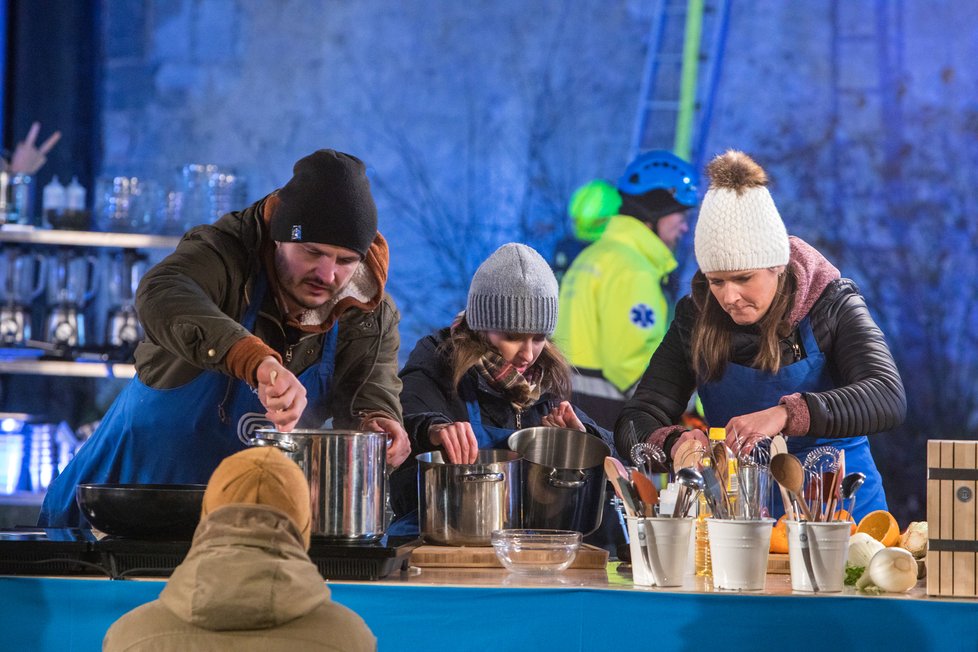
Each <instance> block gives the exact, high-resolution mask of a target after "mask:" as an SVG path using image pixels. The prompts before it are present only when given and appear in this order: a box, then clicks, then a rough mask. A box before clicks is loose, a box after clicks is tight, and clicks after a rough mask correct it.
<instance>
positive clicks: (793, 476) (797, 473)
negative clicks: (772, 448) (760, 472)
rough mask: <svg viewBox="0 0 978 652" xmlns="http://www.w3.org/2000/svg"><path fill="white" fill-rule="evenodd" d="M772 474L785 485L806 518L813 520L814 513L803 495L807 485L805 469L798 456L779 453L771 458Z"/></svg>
mask: <svg viewBox="0 0 978 652" xmlns="http://www.w3.org/2000/svg"><path fill="white" fill-rule="evenodd" d="M771 475H772V476H774V479H775V480H777V481H778V484H779V485H781V486H782V487H784V489H785V490H786V491H787V492H788V496H789V497H790V498H791V501H792V502H793V503H797V504H798V506H799V507H800V508H801V511H802V513H803V514H804V515H805V520H808V521H810V520H812V513H811V511H810V510H809V509H808V504H807V503H806V502H805V499H804V497H803V495H802V494H803V490H804V485H805V469H804V468H803V467H802V465H801V462H799V461H798V458H797V457H795V456H794V455H792V454H790V453H778V454H777V455H775V456H774V457H772V458H771Z"/></svg>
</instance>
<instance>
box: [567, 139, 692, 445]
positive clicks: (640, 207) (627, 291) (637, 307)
mask: <svg viewBox="0 0 978 652" xmlns="http://www.w3.org/2000/svg"><path fill="white" fill-rule="evenodd" d="M698 178H699V177H698V174H697V173H696V170H695V169H694V168H693V167H692V165H690V164H689V163H687V162H686V161H684V160H682V159H681V158H679V157H678V156H675V155H674V154H672V153H671V152H667V151H663V150H653V151H650V152H646V153H644V154H641V155H640V156H638V157H637V158H636V159H635V160H634V161H633V162H632V163H631V164H630V165H629V166H628V168H627V169H626V170H625V174H624V175H622V178H621V179H620V180H619V181H618V190H619V192H620V193H621V197H622V206H621V209H620V211H619V213H620V214H618V215H615V216H613V217H612V218H611V219H610V220H609V222H608V225H607V227H606V228H605V231H604V233H602V235H601V237H600V238H599V239H598V240H597V242H595V243H594V244H592V245H590V246H589V247H587V248H585V249H584V251H582V252H581V254H580V255H578V257H577V258H576V259H575V260H574V262H573V264H572V265H571V267H570V269H568V270H567V273H566V275H565V276H564V278H563V282H562V283H561V288H560V318H559V320H558V322H557V330H556V332H555V333H554V341H555V342H556V343H557V344H558V346H559V347H560V349H561V351H563V353H564V355H565V356H566V357H567V359H568V361H569V362H570V363H571V365H573V366H574V367H575V368H576V370H577V371H578V373H577V374H575V376H574V378H573V384H574V392H573V401H574V404H575V405H580V406H581V408H582V409H583V410H584V411H585V412H587V413H588V415H590V416H591V417H592V418H593V419H594V420H595V421H596V422H597V423H598V424H600V425H602V426H604V427H613V426H614V423H615V418H616V417H617V416H618V412H619V411H620V410H621V408H622V406H623V405H624V402H625V400H626V399H627V398H628V397H629V396H630V395H631V392H632V390H633V388H634V386H635V384H636V383H637V382H638V381H639V379H640V378H641V377H642V373H643V372H644V371H645V368H646V367H647V366H648V364H649V358H651V356H652V353H653V352H654V351H655V349H656V347H658V345H659V343H660V342H661V341H662V338H663V337H664V336H665V333H666V329H667V327H668V321H669V318H670V307H669V301H668V299H667V297H666V294H665V292H664V291H663V284H664V283H665V282H666V281H667V279H668V276H669V274H670V273H671V272H673V271H674V270H675V269H676V267H677V263H676V259H675V256H674V255H673V250H675V248H676V245H677V244H678V242H679V240H680V238H682V236H683V235H684V234H685V233H686V231H687V230H688V227H687V224H686V213H687V211H688V210H689V209H690V208H692V207H693V206H695V205H696V203H697V192H696V185H697V182H698ZM626 454H627V451H626Z"/></svg>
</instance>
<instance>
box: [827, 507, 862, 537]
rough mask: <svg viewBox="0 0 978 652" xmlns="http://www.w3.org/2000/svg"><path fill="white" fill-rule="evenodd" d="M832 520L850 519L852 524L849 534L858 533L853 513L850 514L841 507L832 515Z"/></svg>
mask: <svg viewBox="0 0 978 652" xmlns="http://www.w3.org/2000/svg"><path fill="white" fill-rule="evenodd" d="M832 520H833V521H849V523H850V525H849V535H850V536H852V535H853V534H855V533H856V522H855V521H854V520H852V514H850V513H849V512H847V511H846V510H844V509H840V510H839V511H837V512H836V513H835V515H834V516H833V517H832Z"/></svg>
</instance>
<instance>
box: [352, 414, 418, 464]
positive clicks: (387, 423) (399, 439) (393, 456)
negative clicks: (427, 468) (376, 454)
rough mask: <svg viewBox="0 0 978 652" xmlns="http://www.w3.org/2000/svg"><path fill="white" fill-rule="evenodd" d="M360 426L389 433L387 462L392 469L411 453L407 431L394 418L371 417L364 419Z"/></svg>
mask: <svg viewBox="0 0 978 652" xmlns="http://www.w3.org/2000/svg"><path fill="white" fill-rule="evenodd" d="M362 428H363V429H364V430H370V431H374V432H386V433H387V434H389V435H390V437H391V445H390V446H388V447H387V464H388V466H390V467H391V468H392V469H396V468H397V467H399V466H400V465H401V462H403V461H404V460H406V459H407V456H408V455H410V454H411V442H410V441H409V440H408V435H407V432H406V431H405V430H404V427H403V426H402V425H401V424H400V423H398V422H397V421H395V420H394V419H388V418H386V417H373V418H371V419H368V420H367V421H365V422H364V423H363V425H362Z"/></svg>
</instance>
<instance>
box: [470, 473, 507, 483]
mask: <svg viewBox="0 0 978 652" xmlns="http://www.w3.org/2000/svg"><path fill="white" fill-rule="evenodd" d="M459 478H460V479H461V480H462V482H502V481H503V474H502V473H466V474H465V475H461V476H459Z"/></svg>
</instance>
